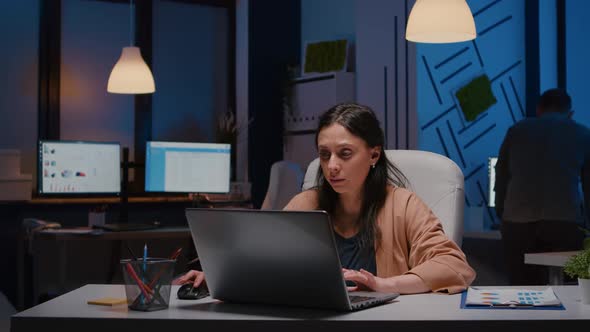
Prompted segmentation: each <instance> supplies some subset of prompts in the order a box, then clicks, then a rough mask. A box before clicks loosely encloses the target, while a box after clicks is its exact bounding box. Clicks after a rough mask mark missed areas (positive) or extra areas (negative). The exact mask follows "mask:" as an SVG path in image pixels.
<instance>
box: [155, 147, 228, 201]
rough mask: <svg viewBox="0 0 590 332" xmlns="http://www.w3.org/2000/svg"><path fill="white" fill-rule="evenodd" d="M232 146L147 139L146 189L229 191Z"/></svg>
mask: <svg viewBox="0 0 590 332" xmlns="http://www.w3.org/2000/svg"><path fill="white" fill-rule="evenodd" d="M230 163H231V145H229V144H215V143H187V142H155V141H153V142H148V143H147V147H146V160H145V191H148V192H177V193H228V192H229V189H230Z"/></svg>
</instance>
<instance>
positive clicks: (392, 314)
mask: <svg viewBox="0 0 590 332" xmlns="http://www.w3.org/2000/svg"><path fill="white" fill-rule="evenodd" d="M530 288H531V289H535V288H537V289H538V288H541V287H532V286H531V287H530ZM176 289H177V286H175V287H174V288H173V290H172V297H171V299H170V308H168V309H167V310H161V311H154V312H136V311H130V310H128V309H127V307H126V306H125V305H120V306H115V307H103V306H94V305H88V304H86V301H87V300H89V299H95V298H99V297H104V296H115V297H121V296H123V295H124V287H123V286H121V285H86V286H84V287H81V288H79V289H77V290H75V291H72V292H70V293H67V294H64V295H62V296H60V297H58V298H55V299H53V300H50V301H48V302H45V303H42V304H40V305H38V306H35V307H33V308H31V309H28V310H26V311H23V312H20V313H18V314H16V315H14V316H12V318H11V324H12V331H13V332H20V331H41V330H42V331H60V332H63V331H84V332H90V331H102V332H104V331H140V332H149V331H198V332H203V331H228V330H229V331H250V330H253V331H254V330H255V331H273V332H276V331H281V332H284V331H291V330H297V331H305V332H311V331H319V330H322V331H324V330H325V329H326V328H327V329H328V331H332V330H333V329H337V330H338V331H339V332H340V331H355V332H358V331H375V329H379V330H385V329H387V330H389V331H434V330H436V331H439V330H441V329H442V330H443V331H447V330H451V329H452V330H453V331H468V330H472V329H477V331H478V332H482V331H494V332H497V331H503V332H504V331H517V330H518V331H524V330H529V329H528V328H533V329H538V330H548V329H551V330H554V331H573V330H574V329H573V328H574V326H589V325H588V324H589V323H590V305H583V304H582V303H581V301H580V296H579V291H578V287H577V286H556V287H554V290H555V291H556V294H557V296H558V297H559V298H560V299H561V301H562V302H563V304H564V306H565V307H566V310H526V309H504V310H499V309H461V308H460V299H461V297H460V295H459V294H455V295H441V294H420V295H406V296H400V297H399V298H398V299H396V300H395V301H394V302H392V303H390V304H387V305H382V306H379V307H374V308H370V309H367V310H362V311H357V312H353V313H342V312H333V311H323V310H311V309H302V308H285V307H279V306H274V307H273V306H257V305H238V304H229V303H222V302H218V301H215V300H212V299H211V298H205V299H202V300H198V301H190V300H178V299H176V296H175V294H176ZM580 323H582V324H580ZM576 324H577V325H576ZM529 331H530V330H529Z"/></svg>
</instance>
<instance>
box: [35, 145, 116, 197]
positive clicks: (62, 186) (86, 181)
mask: <svg viewBox="0 0 590 332" xmlns="http://www.w3.org/2000/svg"><path fill="white" fill-rule="evenodd" d="M120 151H121V148H120V146H119V143H104V142H88V141H39V158H38V161H39V168H38V171H37V179H38V181H37V182H38V186H37V190H38V191H39V194H59V195H64V194H65V195H70V194H71V195H77V194H119V193H120V192H121V152H120Z"/></svg>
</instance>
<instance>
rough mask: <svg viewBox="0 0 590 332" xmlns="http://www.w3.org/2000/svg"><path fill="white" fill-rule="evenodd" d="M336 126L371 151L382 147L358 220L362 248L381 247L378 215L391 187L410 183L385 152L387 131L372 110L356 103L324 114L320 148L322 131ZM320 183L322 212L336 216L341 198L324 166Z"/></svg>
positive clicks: (321, 124) (365, 188)
mask: <svg viewBox="0 0 590 332" xmlns="http://www.w3.org/2000/svg"><path fill="white" fill-rule="evenodd" d="M336 123H337V124H339V125H341V126H342V127H344V128H346V129H347V130H348V131H349V132H350V133H351V134H353V135H354V136H356V137H359V138H361V139H362V140H364V141H365V142H366V143H367V145H368V146H369V147H371V148H373V147H376V146H380V147H381V156H380V158H379V160H378V161H377V163H376V164H375V167H374V168H371V170H370V171H369V174H368V175H367V178H366V179H365V185H364V189H363V193H362V197H363V202H362V205H361V212H360V216H359V219H358V220H357V222H358V225H359V235H360V236H359V239H360V245H361V246H362V247H365V246H373V245H374V244H375V243H377V244H379V242H380V240H381V233H380V232H379V229H378V228H377V214H378V213H379V210H380V209H381V207H383V204H384V203H385V198H386V197H387V185H388V183H391V184H393V185H395V186H397V187H401V188H405V187H406V186H407V184H408V179H407V178H406V177H405V176H404V175H403V173H402V172H401V171H400V170H399V169H398V168H397V167H396V166H395V165H394V164H393V163H392V162H391V161H389V159H387V156H386V155H385V152H384V150H383V146H384V144H385V139H384V135H383V131H382V130H381V127H380V126H379V120H377V117H376V116H375V113H373V111H372V110H371V109H370V108H369V107H367V106H363V105H358V104H354V103H345V104H338V105H336V106H334V107H332V108H330V109H329V110H328V111H326V112H325V113H324V114H322V115H321V116H320V118H319V124H318V129H317V131H316V136H315V142H316V147H317V144H318V135H319V133H320V131H321V130H322V129H324V128H326V127H328V126H330V125H332V124H336ZM316 183H317V185H318V193H319V208H320V209H321V210H325V211H326V212H328V213H329V214H330V215H334V210H335V208H336V203H337V202H338V194H337V193H336V192H335V191H334V189H332V186H331V185H330V184H329V183H328V181H326V178H325V177H324V174H323V172H322V167H321V165H320V166H319V168H318V172H317V178H316Z"/></svg>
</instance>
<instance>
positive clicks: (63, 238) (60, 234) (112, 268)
mask: <svg viewBox="0 0 590 332" xmlns="http://www.w3.org/2000/svg"><path fill="white" fill-rule="evenodd" d="M75 231H76V230H68V229H57V230H44V231H41V232H36V233H34V235H33V238H32V239H30V240H29V241H30V243H28V242H24V241H23V243H22V246H21V247H20V249H19V254H18V302H17V307H18V308H19V309H21V310H22V309H23V308H24V307H25V283H26V280H28V279H29V278H28V277H27V276H26V273H25V268H24V266H25V251H26V250H28V248H27V247H25V246H29V245H30V246H31V249H32V255H31V260H32V261H31V277H32V285H31V293H32V304H33V305H36V304H38V300H39V296H40V289H39V285H40V282H39V281H40V278H41V277H42V275H41V269H39V261H38V260H39V257H40V254H41V253H40V252H39V250H41V249H40V248H41V247H40V246H39V244H40V241H50V242H53V243H55V244H56V245H57V250H58V256H57V264H56V267H55V269H56V272H57V274H58V290H59V292H60V293H65V292H66V279H67V276H66V274H67V267H68V254H67V248H68V244H69V243H71V242H72V241H84V242H86V243H88V242H92V241H95V242H96V241H112V251H111V259H110V260H111V263H110V265H109V271H108V273H107V276H108V277H107V280H105V281H104V282H105V283H111V282H112V280H113V277H114V275H115V274H116V273H117V269H118V268H119V259H120V258H121V257H123V256H124V257H127V256H128V254H127V253H125V254H124V255H122V252H121V250H122V247H123V245H124V244H123V242H124V241H133V240H142V241H150V240H166V239H175V240H178V245H177V247H182V248H183V250H185V251H186V250H188V248H189V247H190V246H192V239H191V236H190V232H189V229H188V227H160V228H156V229H150V230H142V231H127V232H108V231H104V232H103V231H93V233H90V234H77V233H74V232H75ZM170 252H172V250H170ZM137 254H141V252H138V253H137Z"/></svg>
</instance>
